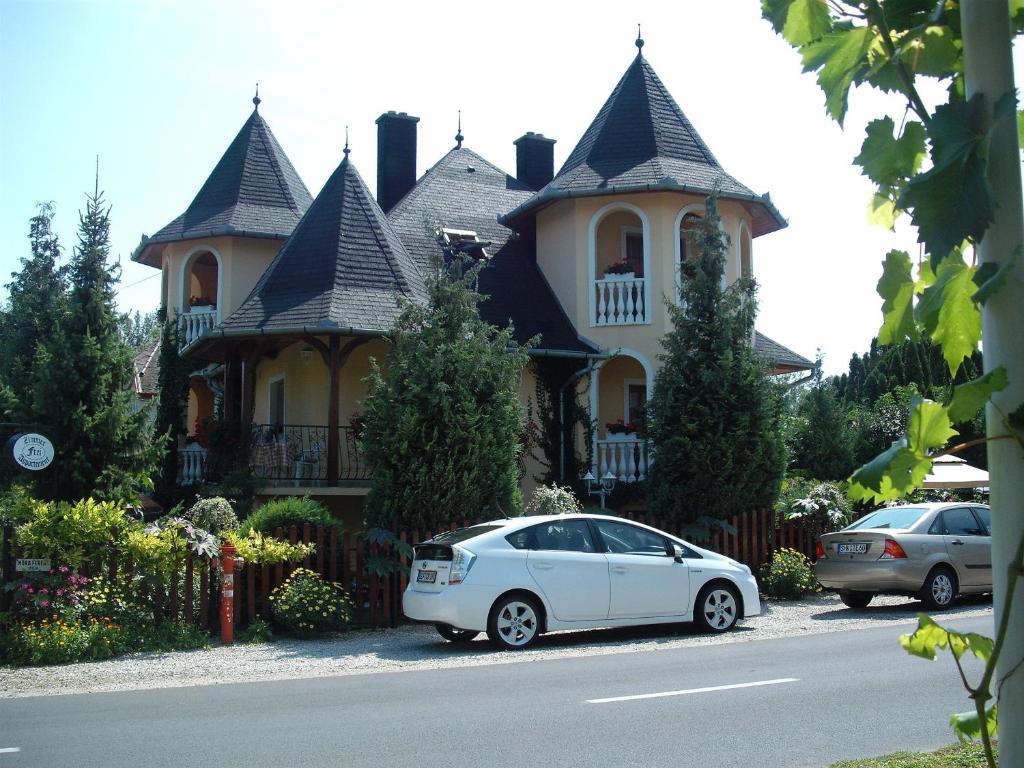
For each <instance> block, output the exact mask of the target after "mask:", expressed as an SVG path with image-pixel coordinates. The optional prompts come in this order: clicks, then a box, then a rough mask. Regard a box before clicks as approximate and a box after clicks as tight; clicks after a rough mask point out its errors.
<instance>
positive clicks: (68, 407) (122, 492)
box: [34, 188, 163, 500]
mask: <svg viewBox="0 0 1024 768" xmlns="http://www.w3.org/2000/svg"><path fill="white" fill-rule="evenodd" d="M109 213H110V211H109V209H108V208H105V207H104V202H103V197H102V195H101V194H100V192H99V189H98V188H97V190H96V192H95V193H94V194H93V195H92V196H91V197H88V198H87V201H86V207H85V212H84V213H81V214H80V215H79V231H78V247H77V248H75V251H74V255H73V256H72V259H71V263H70V265H69V267H68V280H69V293H68V300H67V311H66V312H64V313H62V314H61V315H60V317H59V318H58V320H57V322H56V324H55V327H54V330H53V334H52V337H51V338H50V339H48V340H46V341H44V343H43V344H42V345H41V346H40V350H39V355H38V357H37V360H36V367H35V375H34V379H35V393H34V394H35V397H34V410H35V414H36V418H37V420H38V421H39V422H41V423H44V424H47V425H49V426H50V427H51V428H52V430H53V441H54V449H55V454H56V455H55V458H54V468H55V470H54V472H53V474H52V476H51V480H50V482H48V483H46V484H45V485H43V486H41V487H40V489H39V490H40V492H41V493H43V494H44V495H46V496H48V497H50V498H53V499H65V500H73V499H78V498H82V497H85V496H90V495H92V496H97V497H99V498H106V499H127V498H132V497H134V496H135V495H136V494H137V492H138V490H139V488H140V487H141V486H142V485H143V484H145V483H147V482H148V476H149V474H150V472H151V471H152V470H153V468H154V467H155V464H156V461H157V458H158V455H159V451H160V449H161V447H162V444H163V441H162V440H153V439H152V435H151V431H150V429H149V427H148V425H147V419H146V412H145V410H140V411H138V412H133V411H134V409H133V407H132V404H133V399H134V398H133V395H132V391H131V382H132V376H133V375H134V369H133V365H132V354H131V350H130V349H129V348H128V347H127V346H126V345H125V343H124V342H123V341H122V339H121V336H120V333H119V329H118V325H119V324H118V316H117V312H116V310H115V306H114V296H115V293H114V287H115V285H116V283H117V279H118V275H119V270H118V269H117V268H116V266H114V265H111V264H109V263H108V259H109V255H110V239H109V233H110V218H109Z"/></svg>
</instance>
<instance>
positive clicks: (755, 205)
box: [505, 42, 786, 237]
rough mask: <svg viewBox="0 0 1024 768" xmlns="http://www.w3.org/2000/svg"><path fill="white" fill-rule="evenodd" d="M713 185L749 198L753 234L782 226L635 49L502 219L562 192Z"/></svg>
mask: <svg viewBox="0 0 1024 768" xmlns="http://www.w3.org/2000/svg"><path fill="white" fill-rule="evenodd" d="M640 44H642V42H641V43H640ZM716 185H717V186H718V189H719V193H720V194H721V196H722V197H724V198H734V199H738V200H742V201H747V202H748V203H749V205H750V209H751V214H752V217H753V227H752V229H753V234H754V236H755V237H756V236H758V235H761V234H766V233H768V232H773V231H775V230H777V229H781V228H783V227H785V226H786V221H785V219H783V218H782V215H781V214H780V213H779V212H778V210H776V208H775V206H774V205H772V203H771V200H770V199H769V198H768V197H767V196H763V197H762V196H759V195H756V194H754V192H752V191H751V190H750V189H749V188H747V187H746V186H744V185H743V184H741V183H740V182H739V181H737V180H736V179H735V178H733V177H732V176H730V175H729V174H728V173H726V172H725V170H724V169H723V168H722V166H721V164H720V163H719V162H718V160H716V159H715V156H714V155H713V154H711V150H710V149H708V146H707V145H706V144H705V143H704V140H703V139H701V137H700V135H699V134H698V133H697V131H696V130H695V129H694V127H693V125H692V124H691V123H690V121H689V120H688V119H687V118H686V115H684V114H683V111H682V110H681V109H680V108H679V105H677V104H676V102H675V100H674V99H673V98H672V96H671V94H669V92H668V90H667V89H666V88H665V86H664V84H663V83H662V82H661V80H660V79H659V77H658V75H657V74H656V73H655V71H654V69H653V68H652V67H651V65H650V64H649V63H648V62H647V60H646V59H645V58H644V57H643V56H642V55H641V54H639V53H638V54H637V56H636V58H635V59H634V60H633V63H632V64H630V66H629V68H628V69H627V70H626V73H625V74H624V75H623V76H622V79H621V80H619V83H618V85H616V86H615V89H614V90H613V91H612V93H611V96H609V97H608V100H607V101H606V102H605V104H604V106H603V107H601V111H600V112H598V113H597V117H595V118H594V121H593V122H592V123H591V124H590V127H589V128H588V129H587V130H586V132H585V133H584V134H583V138H581V139H580V141H579V143H578V144H577V145H576V148H575V149H574V150H573V151H572V153H571V154H570V155H569V159H568V160H566V161H565V165H563V166H562V169H561V170H560V171H559V172H558V174H557V175H556V176H555V178H554V179H553V180H552V181H551V182H550V183H548V185H547V186H545V187H544V188H543V189H541V190H540V191H539V192H537V194H536V195H534V196H533V197H532V198H530V199H529V200H528V201H526V202H525V203H524V204H522V205H520V206H519V207H517V208H516V209H515V210H513V211H511V213H509V214H508V216H506V217H505V220H507V221H512V220H514V219H516V218H518V217H519V216H522V215H523V214H525V213H526V212H528V211H530V210H532V209H534V208H536V207H538V206H540V205H543V204H544V203H546V202H549V201H551V200H556V199H559V198H565V197H580V196H588V195H607V194H615V193H622V192H644V191H657V190H673V191H687V192H697V193H700V194H707V193H709V192H711V191H712V190H713V189H714V188H715V186H716Z"/></svg>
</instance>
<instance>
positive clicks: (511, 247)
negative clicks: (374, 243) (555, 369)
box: [388, 146, 596, 354]
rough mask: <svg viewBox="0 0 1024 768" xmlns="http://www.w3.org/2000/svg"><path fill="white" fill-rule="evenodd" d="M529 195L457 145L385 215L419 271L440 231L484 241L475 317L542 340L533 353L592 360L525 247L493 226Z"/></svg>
mask: <svg viewBox="0 0 1024 768" xmlns="http://www.w3.org/2000/svg"><path fill="white" fill-rule="evenodd" d="M532 194H533V191H532V190H531V189H530V188H529V187H527V186H526V185H525V184H523V183H522V182H520V181H518V180H516V179H515V178H513V177H512V176H509V175H508V174H507V173H505V172H504V171H502V170H501V169H500V168H498V167H497V166H495V165H493V164H491V163H489V162H488V161H487V160H485V159H484V158H482V157H481V156H480V155H478V154H476V153H475V152H473V151H471V150H469V149H466V148H464V147H462V146H458V147H456V148H454V149H452V150H451V151H450V152H448V153H447V154H446V155H445V156H444V157H442V158H441V159H440V160H439V161H438V162H437V163H436V164H435V165H434V166H433V167H432V168H431V169H430V170H428V171H427V172H426V173H425V174H424V175H423V177H422V178H420V179H419V181H417V182H416V185H415V186H414V187H413V188H412V189H411V190H410V191H409V192H408V194H406V195H405V197H403V198H402V199H401V200H400V201H399V202H398V204H397V205H396V206H395V207H394V208H392V209H391V211H390V212H389V213H388V218H389V219H390V221H391V223H392V224H393V225H394V228H395V231H396V232H397V233H398V235H399V236H400V237H401V238H402V242H403V243H405V245H406V247H407V248H408V249H409V253H410V254H411V255H412V257H413V258H414V259H415V260H416V262H417V263H418V264H419V266H420V268H421V269H422V270H424V271H426V270H428V269H430V267H431V264H432V263H433V260H434V259H436V258H438V257H439V256H440V254H441V246H440V245H439V244H438V241H437V237H436V236H435V234H434V232H435V231H436V228H437V227H438V226H443V227H451V228H453V229H459V230H469V231H473V232H476V234H477V236H478V237H479V239H480V240H483V241H488V242H490V246H488V247H487V249H486V250H487V253H488V255H489V256H490V260H489V265H488V267H487V268H486V269H484V270H483V271H482V272H481V273H480V283H479V292H480V293H481V294H483V295H484V296H486V297H487V298H486V299H485V300H484V301H483V302H482V303H481V304H480V316H481V317H482V318H483V319H484V320H485V321H487V322H489V323H491V324H493V325H497V326H500V327H505V326H507V325H508V324H509V323H510V322H511V323H512V325H513V328H514V332H515V333H514V335H515V338H516V340H517V341H519V342H520V343H522V342H525V341H526V340H528V339H530V338H531V337H533V336H536V335H540V337H541V338H540V343H539V345H538V346H537V350H538V351H539V350H550V351H559V352H569V353H574V354H590V353H593V352H596V349H595V348H593V347H592V346H590V345H589V344H587V343H586V342H585V341H583V340H581V339H580V337H579V335H578V334H577V333H576V331H575V329H574V328H573V326H572V323H571V322H570V321H569V318H568V317H567V316H566V315H565V312H564V311H563V309H562V306H561V305H560V304H559V303H558V300H557V299H556V298H555V295H554V293H553V292H552V291H551V287H550V286H549V285H548V283H547V281H546V280H545V279H544V277H543V276H542V275H541V273H540V270H539V268H538V267H537V263H536V260H535V259H534V257H533V253H532V250H531V248H530V246H529V245H528V244H527V243H525V242H523V241H520V240H518V239H514V238H513V237H512V235H513V233H512V230H510V229H508V228H507V227H505V226H503V225H502V224H500V223H499V222H498V217H499V216H500V215H501V214H502V213H504V212H505V211H508V210H511V209H512V208H515V207H516V206H517V205H520V204H522V203H523V202H525V201H526V200H528V199H529V198H530V197H531V195H532Z"/></svg>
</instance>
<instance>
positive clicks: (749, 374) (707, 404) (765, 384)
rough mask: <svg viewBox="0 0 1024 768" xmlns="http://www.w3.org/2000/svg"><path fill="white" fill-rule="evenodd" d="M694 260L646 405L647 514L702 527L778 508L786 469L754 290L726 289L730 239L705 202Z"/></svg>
mask: <svg viewBox="0 0 1024 768" xmlns="http://www.w3.org/2000/svg"><path fill="white" fill-rule="evenodd" d="M696 236H697V237H698V238H699V240H700V245H699V247H698V248H697V251H698V252H699V253H700V257H699V259H698V260H696V261H694V262H687V263H686V264H684V265H683V273H682V275H681V286H682V287H681V297H682V306H680V307H677V306H676V305H675V304H674V303H672V302H669V303H668V311H669V314H670V317H671V320H672V330H670V331H669V332H668V333H667V334H666V335H665V337H664V338H663V339H662V347H663V349H664V351H663V353H662V354H661V355H660V356H659V359H660V361H661V368H660V370H659V372H658V374H657V376H656V378H655V381H654V392H653V394H652V397H651V400H650V403H649V429H648V436H649V437H650V438H651V439H652V440H653V445H654V456H653V458H652V462H651V467H650V473H649V477H648V481H647V503H648V509H649V511H650V512H651V513H653V515H654V516H655V517H656V518H669V519H672V520H675V521H679V522H682V523H689V524H694V523H696V524H697V525H698V526H699V527H705V528H706V527H711V526H713V525H714V523H713V522H712V521H711V520H704V519H702V518H712V519H719V520H722V519H728V518H729V517H731V516H732V515H734V514H737V513H740V512H745V511H748V510H756V509H768V508H770V507H771V506H772V504H773V503H774V502H775V499H776V497H777V496H778V492H779V485H780V482H781V480H782V474H783V470H784V467H785V449H784V446H783V440H782V436H781V431H780V429H779V426H778V425H779V418H780V415H781V407H782V400H781V396H780V393H779V391H778V389H777V387H776V386H775V385H774V384H772V383H771V382H770V381H769V379H768V376H767V373H766V370H765V366H764V364H763V362H762V361H761V360H759V359H758V358H757V356H756V354H755V352H754V350H753V346H752V344H751V337H752V335H753V328H754V315H755V311H756V307H755V301H754V285H753V283H752V281H749V280H741V281H739V282H738V283H736V284H735V285H733V286H732V287H730V288H728V289H723V288H722V286H721V282H722V274H723V270H724V266H725V250H726V241H725V235H724V234H723V233H722V231H721V229H720V225H719V217H718V212H717V201H716V199H715V197H714V196H712V197H711V198H709V199H708V201H707V215H706V216H705V218H704V220H703V222H702V224H701V226H700V228H699V230H698V231H697V234H696Z"/></svg>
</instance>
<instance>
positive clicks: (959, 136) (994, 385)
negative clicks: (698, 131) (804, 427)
mask: <svg viewBox="0 0 1024 768" xmlns="http://www.w3.org/2000/svg"><path fill="white" fill-rule="evenodd" d="M1009 8H1010V16H1011V20H1012V21H1011V27H1012V34H1013V35H1018V34H1020V33H1021V32H1022V31H1024V0H1010V3H1009ZM762 12H763V15H764V17H765V18H766V19H767V20H769V21H770V22H771V24H772V26H773V27H774V29H775V31H776V32H777V33H779V34H780V35H781V36H782V37H783V38H784V39H785V40H786V41H787V42H789V43H790V44H791V45H792V46H793V47H794V48H797V49H798V50H799V51H800V54H801V56H802V59H803V66H804V70H805V71H807V72H815V73H816V75H817V80H818V84H819V85H820V86H821V88H822V90H823V91H824V93H825V109H826V112H827V113H828V114H829V116H831V117H832V118H833V119H834V120H836V121H837V122H838V123H839V124H840V125H842V124H843V121H844V119H845V116H846V112H847V107H848V97H849V92H850V90H851V89H852V88H854V87H856V86H860V85H868V86H870V87H873V88H876V89H878V90H881V91H883V92H885V93H899V94H901V95H902V96H903V97H904V99H905V113H904V115H903V117H902V121H901V123H902V124H901V126H900V128H899V129H898V130H897V127H896V122H895V120H894V119H893V118H892V117H890V116H885V117H882V118H879V119H876V120H874V121H872V122H871V123H869V124H868V126H867V128H866V137H865V139H864V142H863V144H862V146H861V151H860V153H859V154H858V156H857V157H856V158H855V160H854V162H855V163H856V164H857V165H858V166H860V167H861V169H862V170H863V173H864V174H865V175H866V176H867V177H868V178H869V179H871V181H872V182H873V183H874V184H875V187H876V191H875V193H874V195H873V196H872V199H871V201H870V203H869V207H868V218H869V220H870V221H871V222H873V223H876V224H879V225H881V226H884V227H887V228H889V229H892V228H893V226H894V224H895V221H896V219H897V218H898V217H899V216H901V215H903V214H907V215H909V216H910V218H911V221H912V223H913V225H914V226H915V227H916V228H917V231H918V241H919V242H920V243H921V245H922V249H923V253H927V254H928V259H927V260H925V259H924V258H923V257H922V258H921V259H920V260H919V264H918V265H917V270H916V274H915V270H914V264H913V262H912V260H911V257H910V255H909V254H907V253H906V252H904V251H896V250H894V251H890V253H889V254H887V256H886V258H885V261H884V263H883V272H882V277H881V279H880V280H879V283H878V293H879V295H880V296H881V297H882V299H883V306H882V312H883V323H882V327H881V330H880V331H879V342H880V343H882V344H895V343H898V342H900V341H902V340H903V339H906V338H909V339H913V340H918V339H920V338H922V337H927V338H928V339H930V340H931V341H933V342H935V343H937V344H938V345H939V346H940V347H941V349H942V352H943V357H944V359H945V361H946V363H947V365H948V367H949V370H950V374H951V376H955V375H956V373H957V371H958V370H959V369H960V367H961V364H962V363H963V361H964V359H965V358H967V357H968V356H970V355H971V354H972V353H973V352H974V351H975V350H976V349H977V348H978V345H979V342H980V341H981V335H982V333H981V332H982V327H981V310H982V306H983V305H984V304H985V303H986V302H987V301H989V300H990V299H991V298H992V296H994V295H995V294H996V293H997V292H998V291H999V290H1000V289H1002V288H1003V287H1004V286H1005V284H1006V283H1007V278H1008V275H1009V274H1010V271H1011V270H1012V269H1014V267H1015V265H1016V263H1017V260H1018V259H1019V258H1020V257H1021V253H1022V247H1021V246H1018V247H1017V248H1016V249H1015V250H1014V251H1013V252H1012V253H1007V254H1000V258H999V260H998V262H997V263H985V264H983V265H981V266H978V265H977V264H976V263H975V262H974V258H973V251H974V248H975V247H976V246H977V245H978V244H979V243H980V242H981V239H982V237H983V236H984V234H985V232H986V230H987V229H988V228H989V226H990V225H991V224H992V222H993V218H994V212H995V208H996V204H995V200H994V195H993V191H992V189H991V187H990V185H989V181H988V162H989V144H990V138H991V135H992V129H993V127H994V126H997V125H999V124H1000V122H1001V121H1004V120H1008V119H1014V116H1015V110H1016V98H1015V95H1014V94H1013V93H1006V94H1004V95H1002V96H1001V97H1000V98H998V99H996V100H995V101H994V103H991V102H989V101H987V100H986V99H984V98H983V97H982V96H981V95H980V94H977V95H975V96H974V97H972V98H971V99H966V98H965V92H966V88H965V62H964V56H963V48H964V46H963V39H962V34H961V27H960V23H961V22H960V7H959V2H958V1H957V0H898V1H897V0H890V2H887V3H883V2H881V1H880V0H860V1H858V2H854V1H853V0H762ZM919 77H931V78H935V79H937V80H939V81H941V82H945V83H946V84H947V96H948V98H947V101H946V103H944V104H939V105H937V106H936V107H935V108H934V109H930V108H929V107H928V105H927V104H926V103H925V100H924V99H923V98H922V95H921V92H920V91H919V89H918V87H917V82H918V78H919ZM1016 122H1017V129H1018V135H1019V136H1020V137H1021V138H1022V140H1024V114H1021V113H1019V112H1017V113H1016ZM926 166H927V167H926ZM968 254H971V255H972V258H970V259H968V258H967V255H968ZM1008 384H1009V382H1008V377H1007V372H1006V370H1005V369H1004V368H1002V367H1000V368H996V369H994V370H991V371H989V372H988V373H986V374H985V375H984V376H982V377H980V378H978V379H975V380H974V381H971V382H968V383H966V384H962V385H960V386H958V387H956V388H955V389H954V390H953V391H952V394H951V396H950V397H949V398H948V400H947V401H946V402H944V403H938V402H934V401H932V400H927V399H924V398H916V399H915V400H914V401H913V402H912V403H911V410H910V415H909V418H908V425H907V431H906V434H905V435H904V436H903V437H901V438H900V439H899V440H897V441H895V442H894V443H893V444H892V446H891V447H890V448H889V449H888V450H886V451H885V452H883V453H882V454H881V455H879V456H878V457H876V458H875V459H874V460H873V461H871V462H869V463H868V464H866V465H865V466H863V467H861V468H860V469H859V470H857V472H855V473H854V475H853V477H852V478H851V482H850V491H849V492H850V495H851V497H852V498H854V499H856V500H860V501H872V502H881V501H887V500H891V499H895V498H899V497H901V496H903V495H905V494H906V493H908V492H909V491H910V490H912V489H913V488H915V487H917V486H918V485H919V484H920V483H921V482H922V481H923V480H924V478H925V476H926V475H927V473H928V472H929V470H930V469H931V465H932V460H933V459H934V458H935V457H936V456H938V455H941V454H942V453H950V452H953V451H956V450H958V449H959V448H960V447H963V446H959V447H953V448H948V447H947V446H948V443H949V441H950V440H951V439H952V438H953V437H955V436H956V435H957V434H958V432H957V430H956V428H955V425H956V424H960V423H963V422H965V421H969V420H970V419H972V418H973V417H974V416H975V415H976V414H977V413H978V412H979V411H980V410H981V409H982V408H984V407H985V406H986V404H988V403H991V398H992V395H993V394H995V393H996V392H1000V391H1002V390H1004V389H1005V388H1006V387H1007V386H1008ZM992 415H993V417H994V416H995V415H998V416H1000V417H1001V424H1002V427H1003V432H1002V433H1001V434H995V435H992V432H991V431H990V435H992V436H990V437H989V438H988V439H992V440H1002V439H1012V440H1015V441H1016V442H1017V444H1018V446H1019V447H1020V448H1021V450H1022V451H1024V438H1022V435H1024V404H1022V405H1021V406H1019V407H1017V408H1016V409H1015V410H1014V411H1013V412H1012V413H1010V414H1008V415H1007V414H1005V413H1004V412H1003V411H1002V410H1000V409H999V408H996V407H995V404H994V403H993V410H992ZM1022 553H1024V541H1022V542H1021V543H1020V545H1019V546H1018V548H1017V553H1016V557H1015V558H1014V560H1013V562H1012V563H1011V564H1010V572H1009V574H1008V576H1009V579H1008V582H1009V583H1008V587H1007V590H1008V591H1007V594H1006V596H1005V610H1004V613H1003V614H1002V617H1003V619H1002V621H1001V623H1000V626H999V628H998V635H997V638H996V640H995V641H991V640H987V639H985V638H981V637H980V636H977V635H975V636H968V635H959V634H957V633H952V632H949V631H948V630H945V629H943V628H941V627H939V626H938V625H937V624H935V623H934V622H932V621H931V619H928V618H927V617H922V620H921V626H920V627H919V629H918V632H917V633H915V634H914V635H913V636H910V637H911V638H914V639H913V640H906V642H904V647H907V648H908V650H911V652H913V653H917V655H925V656H926V657H929V658H934V653H935V649H936V648H937V647H948V648H950V649H951V650H952V652H953V655H954V658H955V659H956V661H957V665H958V668H960V671H961V679H962V680H963V682H964V685H965V686H966V687H967V689H968V691H969V692H970V695H971V697H972V698H973V699H974V700H975V703H976V712H975V713H972V714H970V715H967V716H959V715H958V716H954V718H953V726H954V728H955V729H956V730H957V733H958V734H960V735H967V736H974V735H980V736H981V737H982V740H983V742H984V745H985V751H986V756H987V758H988V761H989V764H990V765H993V766H994V765H995V763H994V758H993V757H992V751H991V744H990V739H989V734H990V733H991V732H992V730H993V729H994V727H995V723H996V712H997V710H996V707H995V705H993V706H991V707H987V706H986V705H987V702H988V701H989V700H990V699H991V694H990V692H989V684H990V682H991V680H992V677H993V675H994V672H995V668H996V662H997V660H998V658H999V655H1000V651H1001V650H1002V648H1003V644H1004V641H1005V638H1006V635H1007V632H1008V626H1009V624H1008V618H1007V617H1008V616H1009V614H1010V610H1011V608H1012V603H1013V595H1014V591H1015V589H1016V584H1017V579H1018V578H1019V577H1020V576H1021V571H1022V568H1024V566H1022ZM967 650H971V652H972V653H974V654H975V655H976V656H978V657H979V658H981V659H982V660H983V661H984V662H985V665H986V666H985V673H984V675H983V678H982V682H981V684H979V686H977V687H973V688H972V687H971V686H970V685H969V684H968V682H967V679H966V677H965V676H964V675H963V670H962V668H961V667H960V666H959V662H960V657H961V656H962V655H963V653H964V652H966V651H967ZM928 654H931V655H930V656H929V655H928Z"/></svg>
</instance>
